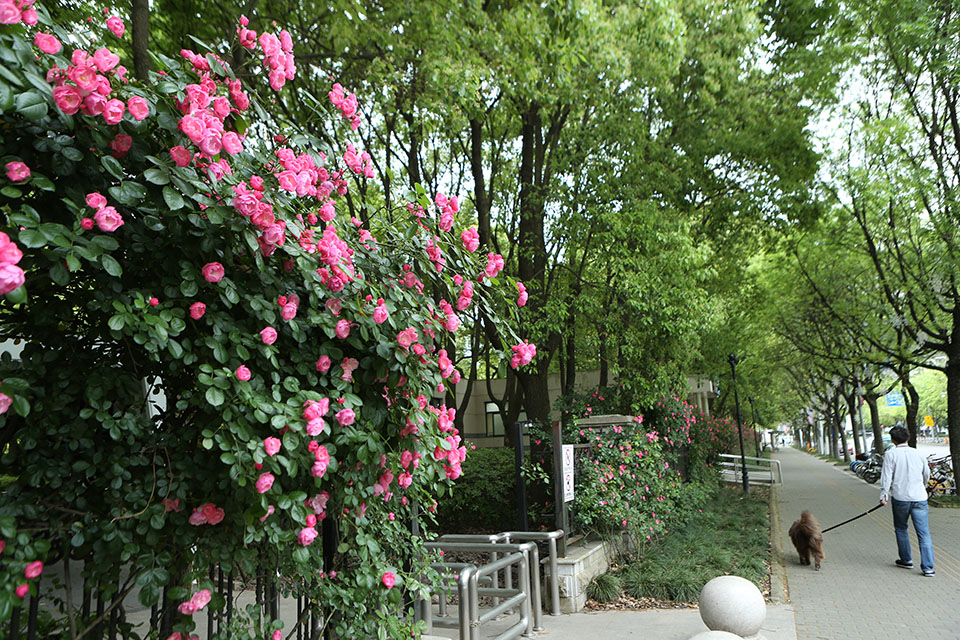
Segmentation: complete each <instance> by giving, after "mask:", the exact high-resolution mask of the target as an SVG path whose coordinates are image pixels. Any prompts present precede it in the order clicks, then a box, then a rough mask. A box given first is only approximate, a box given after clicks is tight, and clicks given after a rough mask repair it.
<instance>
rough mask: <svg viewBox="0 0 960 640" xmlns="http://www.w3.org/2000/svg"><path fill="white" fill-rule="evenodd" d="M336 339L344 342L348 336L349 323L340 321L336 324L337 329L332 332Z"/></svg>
mask: <svg viewBox="0 0 960 640" xmlns="http://www.w3.org/2000/svg"><path fill="white" fill-rule="evenodd" d="M334 331H335V333H336V335H337V337H338V338H340V339H341V340H344V339H345V338H347V337H348V336H349V335H350V321H349V320H340V321H338V322H337V328H336V329H335V330H334Z"/></svg>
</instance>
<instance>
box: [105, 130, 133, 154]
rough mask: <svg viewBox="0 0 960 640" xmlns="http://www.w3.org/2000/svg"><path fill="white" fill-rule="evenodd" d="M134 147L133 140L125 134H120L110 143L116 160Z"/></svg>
mask: <svg viewBox="0 0 960 640" xmlns="http://www.w3.org/2000/svg"><path fill="white" fill-rule="evenodd" d="M132 145H133V138H131V137H130V136H128V135H127V134H125V133H118V134H117V135H116V137H115V138H114V139H113V141H111V142H110V150H111V151H113V157H114V158H122V157H124V156H125V155H127V152H128V151H130V147H131V146H132Z"/></svg>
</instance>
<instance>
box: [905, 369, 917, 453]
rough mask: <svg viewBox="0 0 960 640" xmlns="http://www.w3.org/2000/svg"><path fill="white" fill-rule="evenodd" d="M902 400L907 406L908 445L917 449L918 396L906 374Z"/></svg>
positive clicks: (908, 375)
mask: <svg viewBox="0 0 960 640" xmlns="http://www.w3.org/2000/svg"><path fill="white" fill-rule="evenodd" d="M902 382H903V400H904V404H906V406H907V430H908V431H909V432H910V440H909V441H908V444H909V445H910V446H911V447H913V448H914V449H916V448H917V416H918V415H919V414H920V394H919V393H917V388H916V387H914V386H913V383H912V382H910V374H909V373H907V375H906V376H904V378H903V380H902Z"/></svg>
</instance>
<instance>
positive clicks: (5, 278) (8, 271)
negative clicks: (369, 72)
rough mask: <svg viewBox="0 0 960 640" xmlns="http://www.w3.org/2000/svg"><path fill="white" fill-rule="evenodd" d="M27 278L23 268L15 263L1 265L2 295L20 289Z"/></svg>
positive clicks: (0, 288)
mask: <svg viewBox="0 0 960 640" xmlns="http://www.w3.org/2000/svg"><path fill="white" fill-rule="evenodd" d="M25 280H26V275H25V274H24V272H23V269H21V268H20V267H18V266H17V265H15V264H4V265H0V295H6V294H8V293H10V292H11V291H15V290H16V289H19V288H20V286H21V285H23V283H24V281H25Z"/></svg>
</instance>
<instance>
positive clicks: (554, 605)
mask: <svg viewBox="0 0 960 640" xmlns="http://www.w3.org/2000/svg"><path fill="white" fill-rule="evenodd" d="M504 533H505V534H506V535H507V536H508V540H509V541H513V540H523V541H529V540H534V541H536V540H546V541H547V542H548V544H549V546H550V556H549V562H550V565H549V566H550V615H552V616H559V615H560V577H559V576H558V575H557V541H558V540H559V539H560V538H562V537H563V536H564V535H565V534H564V532H563V529H557V530H556V531H506V532H504ZM501 535H503V534H501ZM539 591H540V589H539V584H538V585H537V590H536V592H535V597H536V601H537V606H538V607H539V606H540V593H539Z"/></svg>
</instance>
